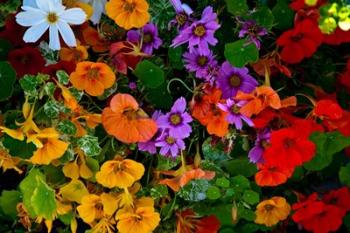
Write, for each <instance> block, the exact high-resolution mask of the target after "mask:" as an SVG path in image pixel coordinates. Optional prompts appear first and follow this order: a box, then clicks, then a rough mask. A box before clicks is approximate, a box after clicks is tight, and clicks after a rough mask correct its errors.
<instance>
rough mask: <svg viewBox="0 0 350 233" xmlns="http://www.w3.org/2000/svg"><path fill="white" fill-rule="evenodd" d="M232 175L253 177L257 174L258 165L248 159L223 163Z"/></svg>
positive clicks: (236, 159) (237, 159)
mask: <svg viewBox="0 0 350 233" xmlns="http://www.w3.org/2000/svg"><path fill="white" fill-rule="evenodd" d="M223 165H224V167H225V169H226V170H227V171H228V173H230V175H242V176H245V177H251V176H253V175H254V174H255V173H256V172H257V168H256V165H254V164H252V163H250V162H249V160H248V158H235V159H232V160H229V161H226V162H225V163H223Z"/></svg>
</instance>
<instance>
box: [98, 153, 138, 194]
mask: <svg viewBox="0 0 350 233" xmlns="http://www.w3.org/2000/svg"><path fill="white" fill-rule="evenodd" d="M144 172H145V168H144V166H143V165H142V164H141V163H138V162H135V161H134V160H131V159H122V158H121V157H117V158H115V159H114V160H109V161H106V162H105V163H104V164H103V165H102V166H101V170H100V171H99V172H97V173H96V181H97V182H98V183H100V184H102V185H103V186H105V187H107V188H114V187H118V188H128V187H130V186H131V185H133V183H134V182H135V181H138V180H139V179H141V177H142V176H143V173H144Z"/></svg>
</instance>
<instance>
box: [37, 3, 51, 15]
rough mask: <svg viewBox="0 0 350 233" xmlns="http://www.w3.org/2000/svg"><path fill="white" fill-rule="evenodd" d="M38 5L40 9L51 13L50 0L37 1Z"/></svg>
mask: <svg viewBox="0 0 350 233" xmlns="http://www.w3.org/2000/svg"><path fill="white" fill-rule="evenodd" d="M36 5H37V6H38V8H39V9H41V10H43V11H45V12H50V1H48V0H36Z"/></svg>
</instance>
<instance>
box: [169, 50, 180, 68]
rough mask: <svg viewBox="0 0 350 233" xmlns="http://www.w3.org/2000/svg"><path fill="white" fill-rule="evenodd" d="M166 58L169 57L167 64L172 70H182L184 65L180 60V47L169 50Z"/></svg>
mask: <svg viewBox="0 0 350 233" xmlns="http://www.w3.org/2000/svg"><path fill="white" fill-rule="evenodd" d="M168 56H169V62H170V65H171V66H172V67H173V68H174V69H179V70H180V69H182V68H183V66H184V64H183V60H182V47H181V46H179V47H176V48H169V49H168Z"/></svg>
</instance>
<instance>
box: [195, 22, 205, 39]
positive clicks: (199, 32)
mask: <svg viewBox="0 0 350 233" xmlns="http://www.w3.org/2000/svg"><path fill="white" fill-rule="evenodd" d="M193 33H194V34H195V35H196V36H199V37H202V36H204V34H205V27H204V26H203V25H198V26H196V27H195V28H194V30H193Z"/></svg>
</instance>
